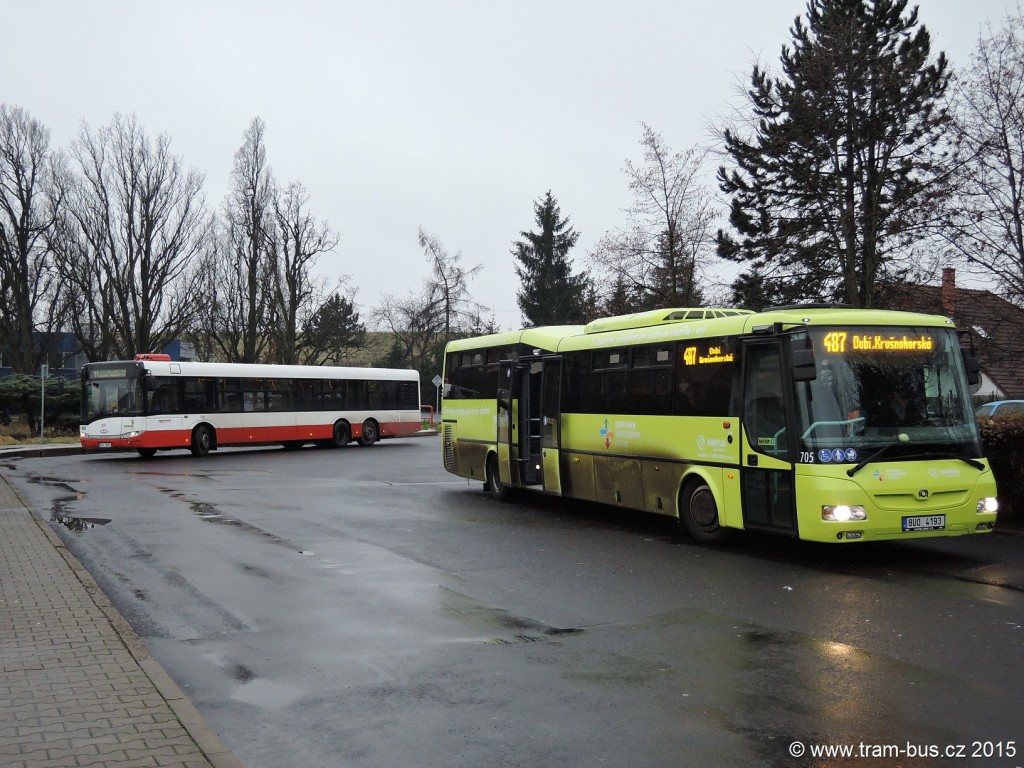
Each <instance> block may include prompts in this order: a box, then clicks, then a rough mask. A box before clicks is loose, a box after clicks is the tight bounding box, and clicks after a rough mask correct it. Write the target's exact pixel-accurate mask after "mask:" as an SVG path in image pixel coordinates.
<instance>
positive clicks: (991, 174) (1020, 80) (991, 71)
mask: <svg viewBox="0 0 1024 768" xmlns="http://www.w3.org/2000/svg"><path fill="white" fill-rule="evenodd" d="M954 103H955V121H954V129H955V132H956V137H957V139H958V140H959V144H960V149H961V152H962V154H963V156H964V157H966V158H967V159H966V162H965V163H964V164H963V165H962V166H961V167H960V171H959V173H958V178H957V181H956V184H955V185H954V187H955V189H956V196H955V199H954V201H953V206H952V213H951V216H950V225H949V227H948V229H947V230H946V237H947V240H948V242H949V243H950V244H951V245H952V247H953V249H954V251H955V253H957V254H958V255H959V256H960V257H961V258H962V259H963V260H965V261H966V262H967V267H968V269H973V270H974V271H975V272H979V273H981V274H982V275H984V276H986V277H990V278H991V277H994V278H995V279H996V280H997V281H998V282H999V284H1000V286H1001V287H1002V288H1003V289H1004V290H1005V291H1006V293H1007V295H1009V296H1010V297H1011V298H1013V299H1015V300H1016V301H1024V18H1022V17H1021V16H1020V14H1019V13H1018V15H1017V16H1007V17H1006V19H1004V20H1003V23H1002V26H1001V27H1000V28H999V29H997V30H993V29H992V28H991V26H990V27H989V29H988V36H987V37H983V38H982V39H980V40H979V41H978V46H977V48H976V49H975V51H974V54H973V56H972V59H971V65H970V66H969V67H968V68H967V69H965V70H964V71H963V72H961V73H959V76H958V78H957V81H956V89H955V95H954Z"/></svg>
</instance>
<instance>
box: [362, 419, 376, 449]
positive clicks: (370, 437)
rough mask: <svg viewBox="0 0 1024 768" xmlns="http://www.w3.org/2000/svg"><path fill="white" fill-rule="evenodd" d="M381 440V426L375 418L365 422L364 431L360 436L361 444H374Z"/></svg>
mask: <svg viewBox="0 0 1024 768" xmlns="http://www.w3.org/2000/svg"><path fill="white" fill-rule="evenodd" d="M378 440H380V427H378V426H377V422H376V421H374V420H373V419H367V420H366V421H364V422H363V433H362V434H361V435H360V436H359V444H360V445H373V444H374V443H376V442H377V441H378Z"/></svg>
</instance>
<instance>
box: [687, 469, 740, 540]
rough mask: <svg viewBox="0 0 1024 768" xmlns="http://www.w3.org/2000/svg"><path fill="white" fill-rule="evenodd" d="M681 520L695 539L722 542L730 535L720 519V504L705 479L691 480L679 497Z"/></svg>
mask: <svg viewBox="0 0 1024 768" xmlns="http://www.w3.org/2000/svg"><path fill="white" fill-rule="evenodd" d="M679 520H680V522H682V524H683V528H685V529H686V532H687V533H688V534H690V537H691V538H693V540H694V541H699V542H700V543H701V544H721V543H722V542H723V541H725V540H726V539H727V538H728V537H729V529H728V528H723V527H722V525H721V524H720V522H719V519H718V505H717V504H716V503H715V495H714V494H713V493H712V492H711V488H710V487H708V484H707V483H705V482H704V481H703V480H696V481H694V482H691V483H690V484H689V485H687V486H686V488H685V489H683V492H682V494H680V499H679Z"/></svg>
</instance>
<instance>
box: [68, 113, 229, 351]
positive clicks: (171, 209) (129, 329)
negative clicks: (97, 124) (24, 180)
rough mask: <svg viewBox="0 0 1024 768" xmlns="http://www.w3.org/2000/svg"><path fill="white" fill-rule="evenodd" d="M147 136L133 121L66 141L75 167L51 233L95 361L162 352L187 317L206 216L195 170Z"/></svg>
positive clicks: (119, 120) (79, 331)
mask: <svg viewBox="0 0 1024 768" xmlns="http://www.w3.org/2000/svg"><path fill="white" fill-rule="evenodd" d="M170 147H171V140H170V138H169V137H168V136H167V135H166V134H161V135H160V136H159V137H158V138H157V139H156V141H155V142H153V141H150V139H149V138H148V137H147V136H146V134H145V132H144V131H143V129H142V127H141V126H140V125H139V124H138V122H137V120H136V119H135V117H134V116H133V117H127V118H126V117H123V116H121V115H115V116H114V119H113V121H112V122H111V124H110V125H109V126H105V127H102V128H100V129H99V130H97V131H95V132H94V131H92V130H91V129H90V128H89V126H88V125H86V124H84V123H83V125H82V128H81V131H80V133H79V136H78V138H77V139H76V140H75V141H73V142H72V144H71V156H72V158H73V160H74V164H75V165H76V166H77V171H78V173H73V172H71V173H68V174H66V175H65V176H63V177H62V186H63V188H64V189H65V190H66V197H65V201H66V205H65V206H64V215H63V216H62V217H61V219H60V221H59V223H58V225H57V226H56V227H55V230H54V243H55V247H56V249H57V252H58V256H59V263H60V267H61V272H62V275H63V277H64V279H65V280H66V282H67V284H68V285H69V299H70V301H71V307H72V312H71V315H70V317H71V323H72V327H73V329H74V331H75V334H76V335H77V336H78V338H79V340H80V342H81V343H82V345H83V348H84V350H85V351H86V353H87V354H88V356H89V357H90V359H93V360H97V359H98V360H103V359H109V358H111V357H115V358H127V357H131V356H132V355H134V354H135V353H137V352H150V351H153V350H159V349H161V348H163V347H164V346H165V345H166V344H168V343H169V342H170V341H172V340H173V339H175V338H176V337H178V336H180V335H181V334H182V332H183V330H184V329H185V328H186V327H188V326H189V324H190V323H191V321H192V319H193V317H194V315H195V311H196V307H197V296H196V285H195V279H194V278H195V269H194V268H195V266H196V264H197V262H198V260H199V258H200V256H201V255H202V253H203V252H204V249H205V248H207V247H208V242H209V232H210V224H211V219H210V216H209V213H208V211H207V208H206V204H205V200H204V198H203V194H202V188H203V175H202V174H201V173H199V172H198V171H195V170H186V169H185V168H184V166H183V164H182V161H181V158H179V157H177V156H175V155H173V154H171V148H170Z"/></svg>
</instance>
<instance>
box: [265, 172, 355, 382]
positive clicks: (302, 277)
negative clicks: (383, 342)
mask: <svg viewBox="0 0 1024 768" xmlns="http://www.w3.org/2000/svg"><path fill="white" fill-rule="evenodd" d="M308 203H309V195H308V194H307V193H306V188H305V187H304V186H303V185H302V184H300V183H298V182H294V183H292V184H289V185H288V187H287V189H285V190H284V191H283V192H281V193H279V194H278V195H277V196H276V199H275V202H274V218H275V222H276V224H277V228H276V233H275V234H276V237H275V240H274V248H273V291H274V292H273V303H272V313H273V314H272V318H273V328H272V333H273V337H274V342H275V344H274V346H275V352H276V354H275V358H276V360H277V362H279V363H291V364H294V363H297V362H299V360H300V358H301V357H303V350H302V346H303V340H302V338H301V334H300V330H301V328H302V327H303V326H304V325H305V324H306V323H307V322H308V321H309V320H310V318H311V317H312V316H313V314H314V313H315V312H316V311H317V310H318V309H319V308H320V307H321V306H322V305H323V303H324V300H325V294H326V290H325V287H324V286H325V282H326V281H325V280H323V279H320V280H318V279H316V278H314V277H313V275H312V271H311V270H312V268H313V266H314V265H315V264H316V262H317V259H318V258H319V257H320V256H321V255H322V254H325V253H329V252H331V251H333V250H334V248H335V247H336V246H337V245H338V239H339V238H338V235H337V234H336V233H335V232H333V231H332V230H331V228H330V227H329V226H328V224H327V222H317V221H316V220H315V219H314V218H313V216H312V214H310V213H309V211H308Z"/></svg>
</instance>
